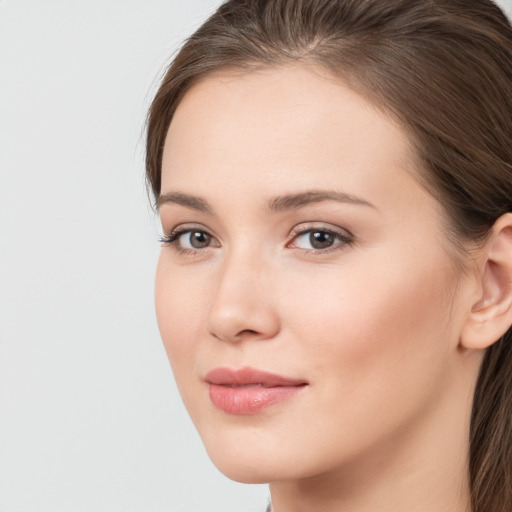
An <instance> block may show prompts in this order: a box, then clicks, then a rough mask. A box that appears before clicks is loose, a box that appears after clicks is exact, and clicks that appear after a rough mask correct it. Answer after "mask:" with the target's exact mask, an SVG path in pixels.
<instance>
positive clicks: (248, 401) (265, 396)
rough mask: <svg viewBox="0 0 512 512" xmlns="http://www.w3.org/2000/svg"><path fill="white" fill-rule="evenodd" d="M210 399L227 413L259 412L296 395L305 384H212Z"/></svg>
mask: <svg viewBox="0 0 512 512" xmlns="http://www.w3.org/2000/svg"><path fill="white" fill-rule="evenodd" d="M209 388H210V399H211V401H212V403H213V405H214V406H215V407H217V408H218V409H220V410H221V411H224V412H225V413H227V414H240V415H248V414H257V413H259V412H260V411H262V410H264V409H266V408H267V407H270V406H272V405H274V404H277V403H279V402H284V401H285V400H288V399H290V398H292V397H293V396H295V395H296V394H297V393H298V392H299V391H301V390H302V389H303V388H304V386H276V387H269V388H266V387H261V386H260V387H257V386H254V387H243V388H236V387H228V386H219V385H217V384H210V386H209Z"/></svg>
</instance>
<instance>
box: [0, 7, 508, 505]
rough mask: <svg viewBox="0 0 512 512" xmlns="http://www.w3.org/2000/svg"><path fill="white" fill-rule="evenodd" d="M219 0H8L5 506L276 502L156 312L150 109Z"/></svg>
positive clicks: (0, 295)
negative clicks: (215, 437) (242, 460)
mask: <svg viewBox="0 0 512 512" xmlns="http://www.w3.org/2000/svg"><path fill="white" fill-rule="evenodd" d="M501 3H502V5H504V6H507V7H508V8H509V9H510V7H511V0H504V1H502V2H501ZM217 4H218V1H217V0H180V1H173V0H167V1H157V0H124V1H122V0H117V1H116V0H110V1H106V0H103V1H101V0H88V1H86V0H81V1H79V0H62V1H57V0H53V1H50V0H46V1H44V0H39V1H38V0H32V1H28V0H0V177H1V181H0V512H81V511H83V512H132V511H133V512H159V511H166V512H217V511H218V512H241V511H244V512H257V511H261V510H264V508H265V503H266V495H267V491H266V488H265V486H245V485H241V484H235V483H233V482H231V481H229V480H228V479H226V478H225V477H223V476H222V475H220V473H218V471H217V470H216V469H215V468H214V467H213V465H212V464H211V462H210V461H209V460H208V458H207V456H206V454H205V452H204V449H203V447H202V445H201V442H200V440H199V438H198V436H197V434H196V433H195V431H194V429H193V427H192V424H191V423H190V421H189V419H188V417H187V415H186V412H185V410H184V408H183V406H182V404H181V400H180V398H179V396H178V393H177V391H176V388H175V385H174V382H173V379H172V376H171V372H170V369H169V366H168V363H167V359H166V356H165V352H164V349H163V347H162V345H161V342H160V338H159V335H158V331H157V327H156V322H155V318H154V312H153V273H154V266H155V261H156V256H157V252H158V243H157V237H158V227H157V222H156V220H155V219H154V216H153V214H152V212H151V210H150V208H149V206H148V201H147V197H146V195H145V190H144V181H143V161H142V158H143V157H142V154H143V136H142V133H143V122H144V116H145V112H146V109H147V105H148V103H149V101H150V99H151V95H152V93H154V91H155V87H156V84H157V78H158V77H159V76H160V72H161V70H162V69H163V66H164V64H165V63H166V62H168V60H169V56H170V55H171V53H172V51H173V50H174V49H175V48H176V47H177V44H178V43H179V42H180V41H182V40H183V39H184V38H185V37H186V36H187V35H188V34H190V33H191V32H192V31H193V29H194V28H195V27H197V26H198V24H199V23H200V22H201V20H203V19H204V17H205V16H206V15H207V14H208V13H209V12H211V11H212V9H213V8H214V7H215V6H216V5H217Z"/></svg>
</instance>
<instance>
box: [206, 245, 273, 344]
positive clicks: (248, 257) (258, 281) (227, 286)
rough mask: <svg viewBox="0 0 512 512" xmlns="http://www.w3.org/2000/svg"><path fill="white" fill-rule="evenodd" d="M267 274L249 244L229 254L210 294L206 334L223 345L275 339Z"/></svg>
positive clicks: (266, 267) (266, 265)
mask: <svg viewBox="0 0 512 512" xmlns="http://www.w3.org/2000/svg"><path fill="white" fill-rule="evenodd" d="M271 273H272V270H271V265H270V264H269V263H268V262H266V261H265V259H264V257H263V255H262V254H261V253H259V252H254V250H251V249H250V244H247V245H246V246H239V247H236V248H233V249H232V250H231V251H229V253H227V254H226V256H225V258H224V260H223V261H222V263H221V265H220V269H219V273H218V280H217V283H216V288H215V290H214V292H213V294H212V300H211V303H210V308H209V314H208V320H207V323H208V325H207V329H208V331H209V332H210V333H211V334H212V335H213V336H215V337H216V338H219V339H222V340H226V341H239V340H241V339H243V338H246V337H251V338H254V337H257V338H261V339H263V338H269V337H272V336H273V335H275V333H276V331H277V329H278V324H279V322H278V318H277V311H276V310H275V308H274V305H273V303H272V293H271V290H269V289H268V288H269V284H270V282H271Z"/></svg>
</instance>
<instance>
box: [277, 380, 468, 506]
mask: <svg viewBox="0 0 512 512" xmlns="http://www.w3.org/2000/svg"><path fill="white" fill-rule="evenodd" d="M465 395H466V400H464V399H462V400H461V399H460V397H461V395H460V394H459V400H458V402H457V401H454V400H453V395H450V396H446V397H445V400H443V401H442V402H441V403H437V404H435V407H433V410H432V411H430V412H429V413H428V414H426V415H425V417H423V418H421V419H419V420H418V421H417V422H416V423H415V424H414V425H408V426H405V427H404V429H403V430H402V429H401V430H400V431H398V430H397V431H396V432H395V433H394V434H393V438H392V439H386V440H384V441H383V442H381V443H379V447H372V448H370V449H369V451H368V453H366V454H360V455H358V457H357V460H352V461H346V462H345V463H344V464H343V465H341V466H340V467H337V468H335V469H333V470H332V471H329V472H327V473H325V474H321V475H316V476H314V477H311V478H306V479H302V480H298V481H280V482H273V483H271V484H270V492H271V496H272V507H273V508H272V510H273V512H311V511H312V510H315V511H317V512H340V511H342V512H432V511H433V510H435V511H436V512H471V499H470V486H469V471H468V458H469V421H470V413H471V405H472V390H471V393H465ZM454 404H455V405H454Z"/></svg>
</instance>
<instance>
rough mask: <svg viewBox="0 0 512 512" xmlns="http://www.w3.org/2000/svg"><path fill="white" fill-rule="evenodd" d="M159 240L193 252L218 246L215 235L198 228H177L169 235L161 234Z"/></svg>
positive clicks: (181, 249)
mask: <svg viewBox="0 0 512 512" xmlns="http://www.w3.org/2000/svg"><path fill="white" fill-rule="evenodd" d="M160 241H161V242H162V243H163V244H165V245H172V246H174V248H175V249H176V250H177V251H181V252H188V251H190V252H194V251H200V250H202V249H207V248H208V247H219V243H218V242H217V240H216V239H215V237H214V236H213V235H212V234H210V233H209V232H208V231H205V230H204V229H200V228H178V229H174V230H173V231H172V233H171V234H170V235H165V236H163V237H162V238H161V239H160Z"/></svg>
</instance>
